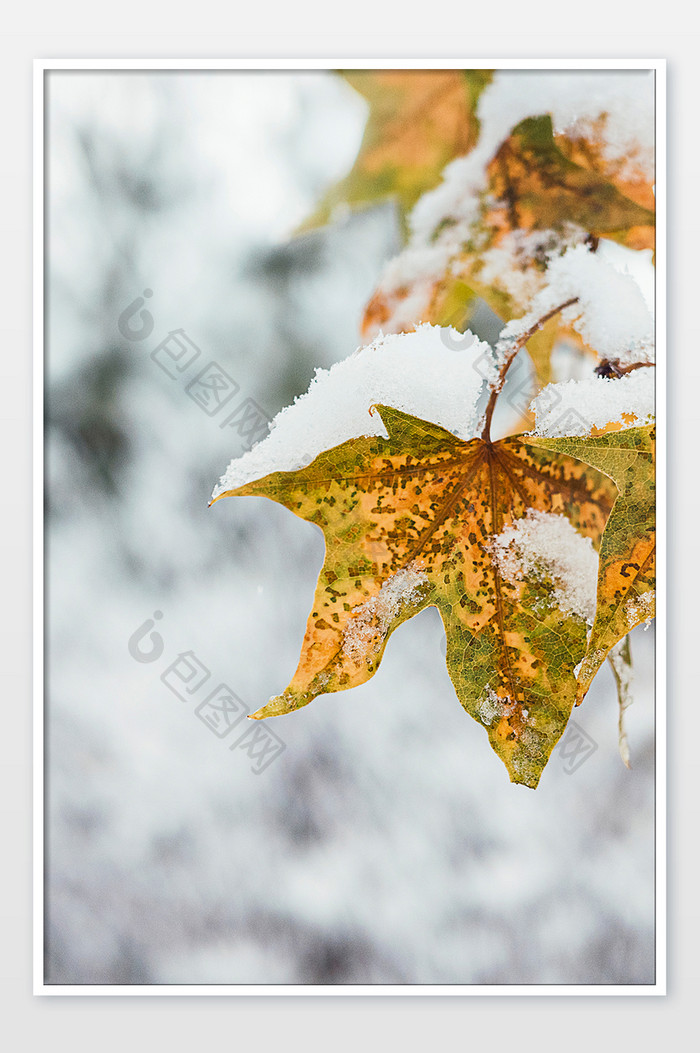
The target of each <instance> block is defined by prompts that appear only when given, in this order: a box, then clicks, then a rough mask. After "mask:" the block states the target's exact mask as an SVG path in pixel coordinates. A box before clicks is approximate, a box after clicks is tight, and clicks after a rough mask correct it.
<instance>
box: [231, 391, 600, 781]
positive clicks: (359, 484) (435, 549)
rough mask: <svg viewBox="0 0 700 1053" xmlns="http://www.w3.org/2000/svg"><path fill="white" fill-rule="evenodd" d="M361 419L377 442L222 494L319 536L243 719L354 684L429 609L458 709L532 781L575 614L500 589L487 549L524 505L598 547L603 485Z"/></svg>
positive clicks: (532, 581)
mask: <svg viewBox="0 0 700 1053" xmlns="http://www.w3.org/2000/svg"><path fill="white" fill-rule="evenodd" d="M375 411H376V412H377V414H378V415H379V417H380V419H381V421H382V422H383V427H384V433H385V434H384V435H371V436H366V437H362V438H355V439H350V440H348V441H346V442H344V443H342V444H341V445H339V446H336V447H334V448H333V449H330V450H327V451H325V452H323V453H321V454H320V455H319V456H318V457H317V458H316V459H315V460H314V461H313V462H312V463H311V464H309V465H307V466H306V467H304V468H301V469H300V470H298V471H294V472H274V473H272V474H270V475H267V476H266V477H264V478H262V479H258V480H256V481H254V482H249V483H247V484H245V485H243V486H239V487H237V488H235V489H232V490H229V491H226V492H225V493H224V494H222V495H221V496H245V495H249V496H266V497H269V498H271V499H272V500H274V501H277V502H279V503H280V504H283V505H285V506H286V507H287V508H289V509H290V510H291V511H292V512H294V513H295V514H296V515H298V516H299V517H300V518H302V519H305V520H308V521H310V522H312V523H315V524H316V525H317V526H318V527H320V529H321V530H322V532H323V534H324V537H325V542H326V556H325V562H324V564H323V567H322V569H321V572H320V575H319V581H318V585H317V589H316V595H315V598H314V602H313V607H312V611H311V614H310V615H309V618H308V622H307V627H306V634H305V637H304V642H303V646H302V652H301V657H300V661H299V665H298V668H297V671H296V673H295V674H294V676H293V678H292V680H291V683H290V684H289V686H288V687H287V689H286V690H285V691H284V692H283V693H282V694H281V695H278V696H276V697H275V698H273V699H271V700H270V702H269V703H268V704H267V705H266V706H264V707H263V708H262V709H260V710H259V711H258V712H257V713H256V714H254V716H255V717H256V718H258V719H261V718H264V717H269V716H276V715H280V714H285V713H289V712H292V711H293V710H296V709H299V708H300V707H302V706H305V705H307V704H308V703H309V702H311V701H312V700H313V699H314V698H315V697H317V696H318V695H320V694H323V693H325V692H333V691H340V690H344V689H347V688H351V687H354V686H356V685H359V684H361V683H363V682H365V681H366V680H368V679H369V678H370V677H371V676H372V675H373V674H374V672H375V671H376V669H377V668H378V666H379V663H380V661H381V657H382V654H383V651H384V647H385V646H386V643H387V640H388V638H389V636H390V635H391V633H392V632H393V631H394V630H395V629H396V628H397V627H398V626H399V625H400V624H401V623H402V622H403V621H405V620H406V619H407V618H410V617H411V616H412V615H414V614H416V613H418V611H420V610H422V609H423V608H425V607H427V606H435V607H437V608H438V610H439V611H440V614H441V616H442V619H443V623H444V626H445V632H446V636H447V668H448V671H449V674H450V677H451V679H452V682H453V684H454V687H455V690H456V693H457V696H458V698H459V700H460V702H461V703H462V705H463V706H464V708H465V709H466V710H467V712H468V713H470V714H471V716H472V717H474V719H475V720H477V721H478V722H479V723H480V724H482V726H484V727H485V728H486V730H487V732H488V736H489V739H490V741H491V744H492V746H493V748H494V750H495V751H496V753H497V754H498V756H499V757H500V758H501V759H502V760H503V762H504V764H505V765H506V767H507V769H508V772H509V774H510V777H511V779H512V780H513V781H514V782H519V783H523V784H525V785H527V786H532V787H534V786H536V785H537V783H538V781H539V778H540V775H541V772H542V770H543V768H544V766H545V764H546V762H547V759H548V757H549V755H550V753H551V750H552V749H553V747H554V746H555V745H556V742H557V741H558V739H559V737H560V736H561V734H562V732H563V730H564V728H565V726H566V722H567V720H568V718H569V714H570V712H571V708H572V706H573V703H574V699H575V695H576V679H575V677H574V672H573V671H574V667H575V666H576V665H577V663H579V662H580V661H581V659H582V657H583V655H584V653H585V650H586V620H585V618H584V617H582V616H581V615H580V614H579V613H577V612H576V611H575V610H573V609H567V610H566V611H565V610H562V609H561V606H560V605H559V603H558V602H553V599H552V584H551V582H550V581H544V580H538V579H537V578H533V577H524V578H523V579H522V580H507V578H506V577H505V576H504V575H503V574H502V573H501V571H500V569H499V565H498V560H497V559H496V558H494V555H493V552H492V549H491V543H492V541H493V539H494V538H495V537H496V536H499V535H501V536H502V535H503V531H504V530H507V529H508V528H509V527H511V526H512V525H513V524H514V523H515V522H516V521H518V520H521V519H522V518H523V517H524V516H526V515H527V514H528V512H529V511H530V510H535V511H538V512H543V513H548V514H552V515H555V516H566V517H568V521H569V522H570V524H571V529H572V530H575V531H577V532H578V533H579V534H580V535H581V537H582V538H590V539H591V541H592V543H593V545H594V546H597V545H598V544H599V541H600V538H601V536H602V532H603V528H604V526H605V522H606V520H607V517H608V514H609V512H610V508H611V507H612V503H613V500H614V496H615V487H614V486H613V485H612V483H611V482H610V480H609V479H608V478H607V477H606V476H605V475H603V474H601V473H600V472H598V471H597V470H595V469H593V468H591V467H589V466H588V465H587V464H584V463H582V462H581V461H577V460H575V459H574V458H572V457H570V456H568V455H566V454H560V453H551V452H546V451H543V450H539V449H537V448H535V447H534V446H532V445H530V443H529V442H528V441H527V440H523V438H522V437H511V438H508V439H503V440H500V441H499V442H490V441H487V440H485V439H482V438H479V439H471V440H467V441H464V440H461V439H459V438H457V436H455V435H454V434H452V433H451V432H449V431H447V430H445V429H443V428H441V427H439V426H437V425H435V424H432V423H430V422H427V421H424V420H420V419H418V418H416V417H414V416H410V415H408V414H406V413H403V412H401V411H399V410H397V409H393V408H390V407H388V406H376V407H375ZM584 544H587V543H586V542H584ZM496 700H497V701H496ZM494 707H495V708H494Z"/></svg>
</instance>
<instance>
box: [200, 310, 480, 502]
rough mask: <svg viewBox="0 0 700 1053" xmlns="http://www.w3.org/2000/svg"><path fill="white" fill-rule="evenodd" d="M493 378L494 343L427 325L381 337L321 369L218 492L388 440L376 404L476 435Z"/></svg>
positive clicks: (230, 470)
mask: <svg viewBox="0 0 700 1053" xmlns="http://www.w3.org/2000/svg"><path fill="white" fill-rule="evenodd" d="M470 340H471V341H472V342H471V343H469V341H470ZM494 377H495V365H494V364H493V356H492V352H491V349H490V347H489V345H488V344H486V343H484V342H483V341H481V340H478V339H477V338H476V337H472V334H471V333H469V332H467V333H459V332H457V331H456V330H455V329H452V328H444V329H441V328H440V327H439V326H432V325H421V326H417V327H416V329H415V330H414V332H412V333H401V334H396V335H391V336H380V337H378V338H377V339H376V340H375V341H374V342H373V343H372V344H370V345H369V346H368V347H365V348H359V349H358V350H357V351H355V353H354V354H352V355H351V356H350V357H349V358H346V359H345V360H344V361H342V362H338V363H337V364H336V365H334V366H332V367H331V368H330V369H328V370H326V369H318V370H316V375H315V377H314V379H313V380H312V381H311V385H310V387H309V390H308V391H307V392H306V394H305V395H302V396H300V397H299V398H297V399H296V400H295V402H294V404H293V405H291V406H288V407H287V408H286V409H283V410H282V411H281V412H280V413H278V415H277V416H276V417H275V419H274V420H273V422H272V425H271V427H270V433H269V434H268V436H267V437H266V438H265V439H263V440H262V442H260V443H258V445H257V446H254V447H253V449H252V450H250V451H249V452H248V453H246V454H244V455H243V456H242V457H240V458H238V459H237V460H234V461H232V462H231V464H230V465H229V467H228V469H227V471H226V473H225V474H224V475H223V476H222V478H221V481H220V483H219V485H218V486H217V487H216V489H215V490H214V494H213V496H214V497H218V496H219V495H220V494H222V493H224V492H225V491H226V490H233V489H235V488H236V487H238V486H243V485H244V483H247V482H250V481H251V480H253V479H259V478H261V477H262V476H264V475H267V474H268V473H269V472H276V471H294V470H296V469H298V468H302V467H304V466H305V465H307V464H310V463H311V461H312V460H313V459H314V458H315V457H316V456H318V454H319V453H322V452H323V451H324V450H328V449H331V447H333V446H338V445H339V444H340V443H342V442H345V441H346V440H348V439H354V438H358V437H360V436H363V435H364V436H369V435H383V436H384V437H386V434H387V433H386V430H385V428H384V425H383V424H382V422H381V419H380V417H379V415H378V414H376V413H375V414H371V413H370V407H371V406H372V405H373V404H375V403H379V404H383V405H387V406H392V407H394V408H395V409H398V410H401V411H403V412H404V413H410V414H412V415H413V416H416V417H420V418H421V419H422V420H428V421H432V422H434V423H435V424H439V425H440V426H441V427H443V428H446V429H447V430H448V431H451V432H452V433H453V434H454V435H457V436H458V437H459V438H462V439H471V438H473V437H474V434H475V432H476V429H477V426H478V424H479V416H480V414H479V412H478V402H479V398H480V396H481V394H482V390H483V388H484V384H485V381H486V380H492V379H493V378H494Z"/></svg>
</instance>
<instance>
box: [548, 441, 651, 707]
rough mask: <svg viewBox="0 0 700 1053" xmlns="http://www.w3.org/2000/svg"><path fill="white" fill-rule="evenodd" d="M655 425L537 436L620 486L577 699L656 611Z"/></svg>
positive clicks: (607, 531) (605, 539)
mask: <svg viewBox="0 0 700 1053" xmlns="http://www.w3.org/2000/svg"><path fill="white" fill-rule="evenodd" d="M655 435H656V430H655V427H654V425H648V426H647V427H644V428H628V429H626V430H625V431H616V432H608V433H607V434H605V435H598V436H592V437H590V438H560V439H535V438H533V439H532V440H531V441H532V442H533V443H534V444H535V445H537V446H538V447H539V448H541V449H543V450H549V451H552V452H553V453H557V454H561V453H564V454H566V455H567V456H570V457H576V458H577V459H578V460H580V461H585V462H586V464H590V465H592V466H593V467H595V468H597V469H598V470H599V471H601V472H604V473H605V474H606V475H607V476H609V477H610V479H612V480H613V481H614V483H615V485H616V487H617V489H618V497H617V499H616V501H615V504H614V506H613V509H612V512H611V513H610V519H609V520H608V524H607V526H606V528H605V533H604V535H603V540H602V543H601V547H600V562H599V572H598V597H597V612H596V617H595V621H594V623H593V628H592V630H591V634H590V638H589V641H588V647H587V648H586V654H585V656H584V658H583V664H582V666H581V668H580V670H579V671H578V678H577V679H578V688H577V693H576V702H577V704H579V703H580V702H582V701H583V698H584V697H585V695H586V692H587V691H588V689H589V687H590V686H591V683H592V681H593V678H594V676H595V675H596V673H597V672H598V670H599V669H600V667H601V665H602V664H603V662H604V661H605V659H606V657H607V656H608V654H609V653H610V651H611V650H612V649H613V648H614V647H615V645H616V644H617V643H618V642H619V641H620V640H622V639H624V637H625V636H626V635H627V634H628V633H629V632H630V630H631V629H634V627H635V626H637V625H640V624H641V623H642V622H648V621H649V620H650V619H651V618H653V617H654V614H655V597H656V593H655V589H656V516H655V489H654V478H655V476H654V468H655Z"/></svg>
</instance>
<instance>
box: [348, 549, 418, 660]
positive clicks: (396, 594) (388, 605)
mask: <svg viewBox="0 0 700 1053" xmlns="http://www.w3.org/2000/svg"><path fill="white" fill-rule="evenodd" d="M421 566H422V564H421V563H420V562H419V561H416V560H414V561H413V562H412V563H409V564H408V566H407V567H403V568H402V569H401V570H397V571H396V573H395V574H392V575H391V577H390V578H387V580H386V581H385V582H384V583H383V585H382V587H381V589H380V590H379V592H378V594H377V595H376V596H373V597H372V598H371V599H369V600H367V601H366V602H365V603H363V604H361V605H360V606H359V607H356V608H355V609H354V611H353V612H352V615H353V616H352V618H351V620H350V621H349V622H348V624H347V626H346V628H345V632H344V634H343V653H344V654H346V655H348V656H349V657H350V658H352V659H353V660H354V661H357V662H363V661H365V660H366V658H367V656H368V655H370V654H373V653H377V652H378V651H379V649H380V648H381V645H382V643H383V641H384V639H385V637H386V634H387V632H388V630H389V627H390V626H391V623H392V622H393V620H394V618H395V617H396V615H397V614H398V613H399V611H400V610H401V608H402V607H403V606H404V605H405V604H411V603H415V601H416V600H417V599H418V598H419V597H420V594H421V588H422V586H424V585H427V584H428V583H429V578H428V575H427V574H425V573H424V572H423V571H422V570H421Z"/></svg>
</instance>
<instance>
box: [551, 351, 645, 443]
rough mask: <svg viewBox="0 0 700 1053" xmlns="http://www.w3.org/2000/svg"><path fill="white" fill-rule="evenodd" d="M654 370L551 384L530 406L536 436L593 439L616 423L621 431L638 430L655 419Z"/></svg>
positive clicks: (638, 370) (640, 370)
mask: <svg viewBox="0 0 700 1053" xmlns="http://www.w3.org/2000/svg"><path fill="white" fill-rule="evenodd" d="M654 373H655V370H654V367H653V366H648V367H644V368H643V369H635V370H634V371H633V372H632V373H627V374H625V376H622V377H598V376H592V377H588V378H587V379H585V380H566V381H562V382H561V383H558V384H548V385H547V386H546V387H545V388H544V389H543V390H542V391H541V392H540V394H539V395H538V396H537V398H536V399H534V400H533V402H532V403H531V409H532V410H533V411H534V414H535V428H534V434H535V435H541V436H544V437H548V438H556V437H557V436H562V435H590V434H591V432H592V431H593V430H594V429H596V428H604V427H605V426H606V425H607V424H612V423H616V424H619V425H620V430H623V429H625V428H638V427H642V426H643V425H645V424H650V423H651V422H652V421H653V419H654V379H655V377H654Z"/></svg>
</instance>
